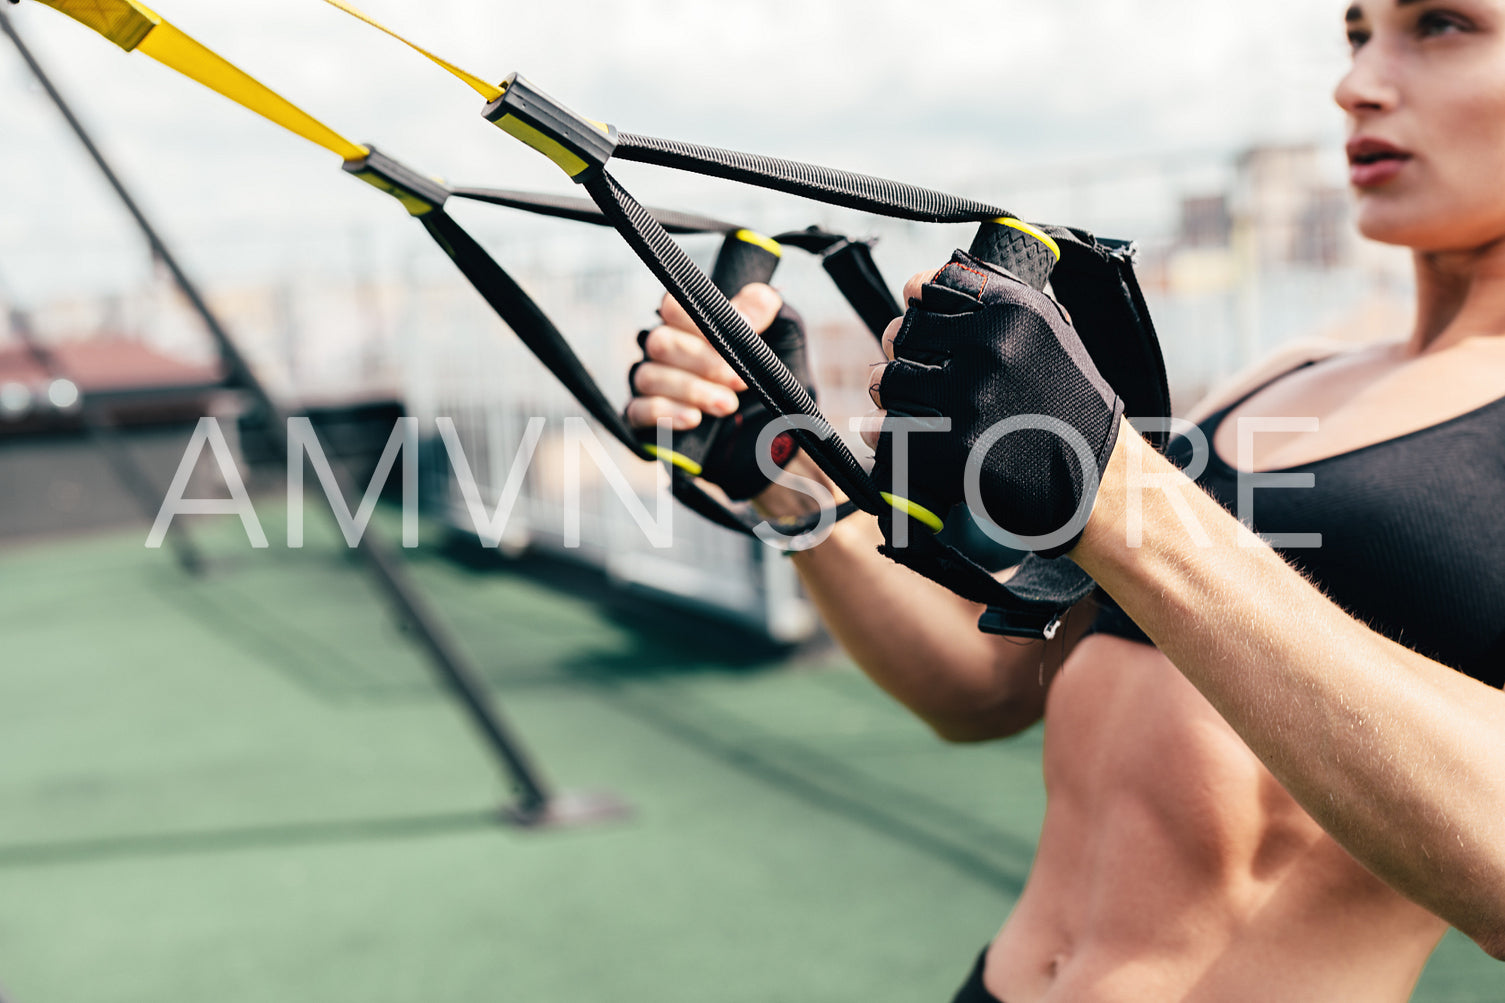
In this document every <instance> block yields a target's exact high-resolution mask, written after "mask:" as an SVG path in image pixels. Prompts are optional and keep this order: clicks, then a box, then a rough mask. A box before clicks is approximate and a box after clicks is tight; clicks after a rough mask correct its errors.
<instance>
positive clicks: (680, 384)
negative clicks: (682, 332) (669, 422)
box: [632, 362, 738, 425]
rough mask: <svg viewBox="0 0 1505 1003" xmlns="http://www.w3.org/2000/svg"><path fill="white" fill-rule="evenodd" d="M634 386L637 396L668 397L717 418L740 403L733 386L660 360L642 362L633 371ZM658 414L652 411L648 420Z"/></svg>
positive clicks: (735, 408)
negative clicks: (699, 375)
mask: <svg viewBox="0 0 1505 1003" xmlns="http://www.w3.org/2000/svg"><path fill="white" fill-rule="evenodd" d="M632 389H633V393H634V394H635V395H636V396H637V397H638V398H643V397H661V398H666V399H668V401H669V402H670V403H672V404H676V405H679V406H681V407H684V408H688V409H694V410H697V411H701V412H704V413H705V414H709V415H711V416H713V417H716V418H725V417H726V416H727V415H729V414H732V413H734V412H735V411H736V410H737V407H738V401H737V395H736V394H735V393H733V392H732V390H731V389H730V388H728V387H726V386H724V385H722V384H720V383H713V382H712V381H710V380H706V379H701V378H700V377H698V376H696V375H695V374H694V373H691V372H687V371H686V370H684V369H683V368H680V367H676V366H670V365H665V364H663V363H661V362H643V363H640V364H639V365H638V366H637V367H636V368H635V369H634V370H633V373H632ZM657 418H658V415H657V414H655V415H653V416H652V417H650V418H649V419H648V421H647V424H650V425H651V424H653V422H654V421H656V420H657Z"/></svg>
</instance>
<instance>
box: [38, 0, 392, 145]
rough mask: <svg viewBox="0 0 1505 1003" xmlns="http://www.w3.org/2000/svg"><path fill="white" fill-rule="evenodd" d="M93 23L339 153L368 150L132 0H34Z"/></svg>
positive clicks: (116, 40) (111, 36) (127, 47)
mask: <svg viewBox="0 0 1505 1003" xmlns="http://www.w3.org/2000/svg"><path fill="white" fill-rule="evenodd" d="M38 2H39V3H42V4H45V5H46V6H48V7H51V8H53V9H54V10H57V11H61V12H62V13H64V14H67V15H68V16H69V17H71V18H73V19H74V20H75V21H78V22H79V23H81V24H83V25H85V26H87V27H89V28H92V29H93V30H95V31H97V32H99V33H100V34H101V35H103V36H104V37H105V38H108V39H109V40H110V41H112V42H114V43H115V44H116V45H118V46H120V47H121V48H122V49H125V50H126V51H127V52H130V51H131V50H133V49H139V50H140V51H141V52H144V53H145V54H146V55H148V56H151V57H152V58H153V59H155V60H156V61H157V62H159V63H161V64H162V65H164V66H166V67H168V68H169V69H174V70H177V71H178V72H179V73H181V74H183V75H184V76H186V77H189V78H191V79H193V80H196V81H198V82H199V83H201V84H203V85H204V86H205V87H208V88H209V89H210V90H212V91H215V92H217V93H219V94H222V95H224V96H225V97H227V98H229V99H230V100H231V101H234V102H235V103H236V104H238V105H240V106H241V107H243V108H246V109H248V110H250V111H253V112H255V113H256V114H258V115H260V116H261V117H262V118H265V119H268V120H270V121H272V122H275V123H277V124H278V125H280V126H282V127H283V128H284V129H287V130H289V131H290V132H293V133H296V134H297V135H299V136H302V137H303V138H304V139H306V140H308V141H309V142H311V143H316V144H318V145H319V146H322V147H323V148H324V149H326V150H328V151H330V152H331V153H334V154H336V155H338V156H339V158H340V159H341V160H346V161H349V160H360V159H362V158H363V157H365V156H366V155H367V154H368V153H369V152H370V151H369V150H367V149H366V148H365V147H364V146H361V145H360V144H358V143H352V142H351V141H350V140H348V139H346V138H345V137H344V136H341V135H340V134H339V133H337V132H335V131H334V130H333V129H331V128H329V126H327V125H325V124H324V123H323V122H320V121H319V120H318V119H316V118H314V117H313V116H312V115H309V114H308V113H307V112H305V111H304V110H303V109H301V108H299V107H298V106H297V105H295V104H293V103H292V102H290V101H288V100H287V99H286V98H284V97H282V95H280V94H278V93H277V92H276V91H273V90H272V89H271V88H270V87H267V86H266V85H265V84H263V83H261V82H260V81H259V80H256V79H255V78H254V77H252V76H250V75H248V74H247V73H245V72H244V71H242V70H240V69H239V68H237V67H236V66H235V65H233V64H232V63H230V62H229V61H228V60H226V59H224V58H223V57H221V56H219V55H217V54H216V53H214V52H212V51H210V50H209V49H207V48H205V47H204V46H203V45H200V44H199V43H198V42H196V41H194V40H193V39H192V38H190V37H189V36H187V35H185V34H184V33H183V32H181V31H179V30H178V29H177V28H175V27H173V26H172V25H171V24H169V23H168V22H167V21H165V20H163V19H162V18H161V17H160V16H159V15H157V14H156V13H154V12H153V11H151V10H149V9H147V8H146V7H145V6H143V5H142V4H139V3H136V2H135V0H38Z"/></svg>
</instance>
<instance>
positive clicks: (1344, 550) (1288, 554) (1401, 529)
mask: <svg viewBox="0 0 1505 1003" xmlns="http://www.w3.org/2000/svg"><path fill="white" fill-rule="evenodd" d="M1307 365H1310V363H1307ZM1298 368H1300V367H1298ZM1292 371H1294V370H1292ZM1286 375H1289V373H1284V374H1282V375H1281V376H1279V377H1276V379H1275V380H1271V381H1270V382H1269V383H1265V384H1263V385H1262V386H1259V387H1256V388H1255V389H1254V390H1252V391H1250V392H1249V393H1248V394H1245V395H1244V396H1243V397H1241V398H1239V399H1238V400H1236V401H1234V402H1233V403H1232V404H1229V405H1228V406H1227V407H1225V408H1223V409H1222V410H1220V411H1218V412H1217V413H1216V414H1213V415H1211V416H1209V417H1208V418H1207V419H1206V420H1205V421H1203V422H1202V423H1201V424H1200V425H1199V426H1198V427H1199V428H1200V429H1201V430H1202V433H1203V434H1204V435H1205V436H1206V437H1207V442H1208V454H1209V456H1208V461H1207V469H1206V470H1205V471H1204V472H1203V473H1202V476H1201V477H1199V478H1198V479H1197V484H1198V485H1200V486H1201V488H1202V489H1203V490H1204V491H1206V492H1207V493H1208V494H1209V495H1211V496H1212V498H1213V499H1214V500H1216V501H1217V502H1218V504H1220V505H1222V506H1223V507H1224V508H1225V509H1227V510H1228V511H1230V512H1233V513H1235V514H1237V506H1238V481H1239V474H1238V471H1237V470H1235V469H1234V468H1233V467H1231V466H1229V465H1228V464H1227V463H1225V462H1223V460H1222V459H1221V458H1220V457H1219V456H1218V454H1217V450H1216V449H1215V448H1213V447H1212V445H1211V444H1212V442H1213V441H1214V434H1215V433H1216V431H1217V428H1218V425H1219V424H1221V423H1222V421H1223V419H1224V418H1225V417H1227V415H1228V413H1229V412H1230V411H1232V410H1233V409H1234V408H1236V407H1238V406H1239V405H1240V404H1242V403H1243V402H1244V401H1246V400H1248V399H1249V398H1250V397H1252V396H1254V394H1255V393H1258V392H1259V391H1260V390H1263V389H1264V388H1265V387H1267V386H1269V385H1270V384H1271V383H1274V382H1276V381H1277V380H1279V379H1281V378H1283V377H1284V376H1286ZM1166 456H1167V457H1168V458H1169V459H1170V460H1171V462H1173V463H1175V464H1176V465H1177V466H1178V467H1181V468H1182V469H1186V467H1187V466H1188V465H1189V464H1190V462H1191V459H1192V444H1191V440H1189V439H1188V438H1186V437H1177V438H1176V439H1174V440H1173V441H1172V442H1171V444H1170V446H1169V447H1168V448H1167V450H1166ZM1264 472H1265V473H1311V474H1313V475H1315V479H1316V483H1315V485H1314V486H1313V487H1311V488H1260V489H1257V490H1255V491H1254V493H1253V503H1252V508H1251V512H1252V515H1253V518H1252V520H1251V522H1252V526H1253V528H1254V529H1255V530H1256V531H1257V532H1260V533H1265V534H1297V533H1302V534H1311V533H1320V534H1321V540H1322V544H1321V546H1320V547H1299V548H1298V547H1277V552H1278V553H1280V555H1281V556H1282V557H1284V558H1285V559H1286V561H1287V562H1288V563H1289V564H1291V565H1292V566H1293V567H1295V568H1296V569H1297V570H1299V571H1301V572H1302V573H1303V574H1305V575H1306V576H1307V577H1308V578H1309V579H1310V580H1311V581H1313V582H1315V583H1316V584H1317V586H1318V587H1319V588H1321V589H1322V590H1323V592H1324V593H1326V595H1327V596H1328V597H1329V598H1330V599H1332V600H1333V601H1334V602H1336V603H1337V604H1338V605H1340V606H1342V607H1343V608H1344V609H1346V610H1348V612H1349V613H1350V614H1352V615H1353V616H1355V617H1357V618H1358V619H1360V620H1362V621H1364V622H1365V623H1367V624H1369V626H1370V627H1371V628H1373V629H1374V630H1376V631H1378V632H1379V633H1381V634H1384V635H1385V636H1386V637H1389V638H1390V639H1392V640H1394V641H1396V642H1397V643H1399V644H1403V645H1405V646H1406V647H1408V648H1410V649H1412V650H1413V651H1416V652H1419V653H1421V654H1423V655H1426V656H1427V657H1428V658H1432V659H1434V660H1436V661H1438V662H1441V663H1442V664H1444V665H1449V666H1452V667H1453V668H1455V669H1458V670H1459V671H1461V672H1464V673H1467V674H1468V675H1470V676H1472V677H1474V678H1475V679H1478V680H1480V681H1481V682H1484V683H1487V684H1489V685H1490V686H1495V687H1499V686H1501V685H1502V684H1505V397H1502V398H1499V399H1497V400H1495V401H1492V402H1490V403H1488V404H1485V405H1484V406H1483V407H1479V408H1476V409H1474V410H1472V411H1469V412H1468V413H1466V414H1462V415H1459V416H1458V417H1456V418H1451V419H1449V420H1447V421H1444V422H1440V423H1438V424H1436V425H1431V426H1429V427H1427V428H1423V429H1419V430H1417V431H1415V432H1408V433H1406V434H1405V435H1400V436H1397V437H1395V438H1393V439H1386V440H1385V441H1383V442H1378V443H1375V444H1373V445H1369V446H1362V447H1360V448H1358V449H1354V450H1350V451H1349V452H1346V453H1339V454H1337V455H1336V456H1330V457H1326V458H1324V459H1321V460H1317V461H1315V462H1313V463H1310V464H1307V465H1306V466H1304V467H1302V468H1299V469H1285V470H1276V471H1264ZM1099 597H1100V598H1101V599H1102V600H1103V606H1102V608H1101V610H1100V611H1099V613H1098V616H1097V619H1096V621H1095V622H1094V623H1093V627H1092V632H1093V633H1105V634H1114V635H1117V636H1119V637H1126V638H1129V639H1131V640H1135V641H1141V642H1144V643H1146V644H1148V643H1151V642H1150V640H1149V638H1148V637H1146V636H1145V635H1144V633H1143V632H1142V631H1140V629H1139V628H1138V627H1137V626H1136V625H1135V624H1134V622H1133V621H1132V620H1130V619H1129V618H1128V616H1126V615H1125V614H1124V613H1123V611H1122V610H1120V609H1118V607H1117V606H1116V605H1114V604H1113V602H1112V600H1111V599H1108V598H1107V597H1106V596H1103V595H1102V593H1101V592H1100V593H1099Z"/></svg>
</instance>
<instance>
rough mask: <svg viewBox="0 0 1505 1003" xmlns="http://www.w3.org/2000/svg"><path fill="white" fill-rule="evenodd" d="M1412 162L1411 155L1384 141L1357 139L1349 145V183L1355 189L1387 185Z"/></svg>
mask: <svg viewBox="0 0 1505 1003" xmlns="http://www.w3.org/2000/svg"><path fill="white" fill-rule="evenodd" d="M1410 160H1411V155H1410V154H1409V153H1407V152H1406V151H1404V150H1402V149H1401V148H1400V147H1398V146H1395V145H1393V144H1391V143H1387V142H1385V141H1384V140H1382V139H1373V138H1370V137H1367V136H1360V137H1357V138H1355V139H1353V140H1350V141H1349V143H1348V165H1349V166H1348V181H1349V183H1350V184H1352V185H1353V186H1354V187H1355V188H1373V187H1375V186H1377V185H1382V184H1385V183H1386V182H1387V181H1390V180H1392V179H1393V178H1394V177H1395V176H1396V175H1397V174H1399V173H1400V172H1401V171H1402V170H1403V169H1404V168H1405V166H1406V164H1407V163H1408V162H1409V161H1410Z"/></svg>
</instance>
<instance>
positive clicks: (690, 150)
mask: <svg viewBox="0 0 1505 1003" xmlns="http://www.w3.org/2000/svg"><path fill="white" fill-rule="evenodd" d="M613 156H615V157H616V158H617V159H619V160H635V161H638V162H640V163H645V164H657V165H658V166H660V167H670V168H673V169H675V170H680V171H690V172H692V173H695V174H705V175H709V176H711V177H717V178H725V179H727V180H728V181H740V182H742V183H743V184H749V185H755V186H757V187H759V188H770V189H773V190H775V191H781V192H788V193H789V194H790V195H803V196H804V197H806V198H812V199H815V200H817V201H819V202H825V203H827V204H829V205H839V206H845V207H846V208H848V209H860V210H862V211H864V212H871V213H876V214H878V215H880V216H888V217H891V218H893V219H912V220H916V221H918V222H921V223H978V222H981V221H983V220H987V219H997V218H998V217H1000V216H1012V215H1013V213H1010V212H1007V211H1005V210H1003V209H999V208H998V207H997V206H991V205H988V204H987V203H986V202H974V201H972V200H971V199H965V198H959V197H958V196H955V195H948V194H946V193H945V192H938V191H934V190H933V189H930V188H920V187H918V186H916V185H909V184H905V183H904V182H902V181H890V180H888V179H887V178H875V177H872V176H871V175H867V174H855V173H852V172H851V171H841V170H836V169H834V168H830V167H818V166H816V165H814V164H804V163H800V162H799V161H795V160H781V159H779V158H777V157H764V156H759V155H757V154H753V153H739V152H737V151H735V150H721V149H717V148H716V147H713V146H699V145H697V144H695V143H681V142H677V141H675V140H672V139H655V138H653V137H652V136H636V135H633V134H631V133H625V132H624V133H618V135H617V146H616V150H615V151H614V153H613Z"/></svg>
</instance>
